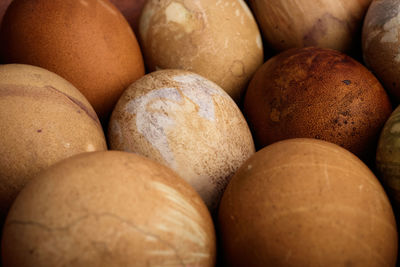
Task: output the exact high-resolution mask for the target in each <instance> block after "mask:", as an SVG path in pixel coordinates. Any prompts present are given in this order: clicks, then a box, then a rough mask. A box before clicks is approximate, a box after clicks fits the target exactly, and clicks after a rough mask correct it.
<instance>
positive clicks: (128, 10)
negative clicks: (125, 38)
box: [110, 0, 147, 33]
mask: <svg viewBox="0 0 400 267" xmlns="http://www.w3.org/2000/svg"><path fill="white" fill-rule="evenodd" d="M146 1H147V0H110V2H111V3H113V4H114V5H115V6H116V7H117V8H118V9H119V10H120V11H121V13H122V14H123V15H124V17H125V18H126V20H127V21H128V22H129V24H130V25H131V27H132V29H133V30H134V31H135V33H138V30H139V19H140V14H141V12H142V9H143V6H144V5H145V4H146Z"/></svg>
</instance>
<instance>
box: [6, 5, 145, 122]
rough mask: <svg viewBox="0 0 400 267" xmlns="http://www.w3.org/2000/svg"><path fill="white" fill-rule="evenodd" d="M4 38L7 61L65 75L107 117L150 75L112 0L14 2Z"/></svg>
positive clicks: (129, 29)
mask: <svg viewBox="0 0 400 267" xmlns="http://www.w3.org/2000/svg"><path fill="white" fill-rule="evenodd" d="M0 37H1V43H0V44H1V55H2V57H3V58H4V60H5V62H6V63H23V64H30V65H35V66H40V67H43V68H45V69H48V70H50V71H52V72H55V73H57V74H59V75H60V76H62V77H63V78H65V79H66V80H68V81H69V82H71V83H72V84H73V85H74V86H75V87H76V88H78V89H79V90H80V91H81V92H82V93H83V95H84V96H85V97H86V98H87V99H88V100H89V102H90V103H91V105H92V106H93V107H94V109H95V111H96V112H97V114H98V115H99V117H100V119H101V120H102V121H106V120H107V118H108V116H109V115H110V113H111V111H112V108H113V107H114V105H115V103H116V101H117V100H118V98H119V97H120V96H121V94H122V91H123V90H124V89H125V88H126V87H127V86H129V84H131V83H132V82H133V81H135V80H136V79H138V78H139V77H141V76H143V75H144V65H143V58H142V54H141V51H140V48H139V45H138V42H137V40H136V37H135V35H134V33H133V31H132V29H131V27H130V26H129V24H128V23H127V21H126V20H125V18H124V17H123V15H122V14H121V13H120V12H119V10H118V9H117V8H116V7H115V6H114V5H112V4H111V3H110V2H109V1H108V0H74V1H65V0H35V1H31V0H14V1H13V2H12V4H11V5H10V7H9V9H8V10H7V12H6V15H5V16H4V20H3V24H2V28H1V32H0Z"/></svg>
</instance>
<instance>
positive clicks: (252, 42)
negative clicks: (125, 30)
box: [140, 0, 263, 102]
mask: <svg viewBox="0 0 400 267" xmlns="http://www.w3.org/2000/svg"><path fill="white" fill-rule="evenodd" d="M140 39H141V45H142V48H143V53H144V56H145V62H146V66H147V68H148V70H149V71H154V70H158V69H185V70H189V71H193V72H195V73H197V74H200V75H202V76H203V77H205V78H208V79H209V80H211V81H213V82H215V83H216V84H218V85H219V86H221V88H223V89H224V90H225V91H226V92H227V93H228V94H229V95H230V96H231V97H232V98H233V99H234V100H235V101H237V102H238V101H239V100H240V98H241V96H242V92H243V90H244V88H245V86H246V85H247V82H248V81H249V79H250V78H251V76H252V75H253V74H254V72H255V71H256V70H257V68H258V67H259V66H260V65H261V64H262V62H263V46H262V41H261V35H260V32H259V30H258V27H257V24H256V22H255V20H254V17H253V15H252V13H251V12H250V10H249V8H248V7H247V5H246V3H245V2H244V1H243V0H223V1H215V0H200V1H184V0H164V1H158V0H149V1H148V2H147V4H146V5H145V7H144V9H143V12H142V16H141V20H140Z"/></svg>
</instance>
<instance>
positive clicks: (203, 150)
mask: <svg viewBox="0 0 400 267" xmlns="http://www.w3.org/2000/svg"><path fill="white" fill-rule="evenodd" d="M108 140H109V144H110V148H111V149H117V150H124V151H129V152H136V153H139V154H141V155H144V156H147V157H150V158H152V159H154V160H156V161H158V162H160V163H163V164H165V165H167V166H169V167H171V168H172V169H174V170H175V171H176V172H177V173H178V174H180V176H181V177H183V178H184V179H185V180H186V181H188V182H189V183H190V184H191V185H192V186H193V187H194V188H195V189H196V190H197V192H198V193H199V194H200V195H201V196H202V198H203V200H204V201H205V203H206V204H207V206H208V207H209V208H210V210H214V209H215V208H216V206H217V204H218V202H219V199H220V196H221V194H222V192H223V190H224V189H225V186H226V184H227V183H228V181H229V179H230V177H231V176H232V175H233V174H234V172H235V171H236V170H237V169H238V168H239V167H240V165H241V164H242V163H243V162H244V161H245V160H246V159H247V158H248V157H250V156H251V155H252V154H253V153H254V143H253V139H252V136H251V133H250V131H249V128H248V125H247V123H246V120H245V119H244V117H243V115H242V113H241V112H240V110H239V108H238V107H237V106H236V104H235V102H234V101H233V100H232V99H231V98H230V97H229V95H228V94H226V93H225V92H224V91H223V90H222V89H221V88H220V87H219V86H217V85H216V84H215V83H213V82H210V81H209V80H207V79H205V78H203V77H201V76H199V75H197V74H194V73H191V72H188V71H183V70H162V71H157V72H153V73H150V74H148V75H146V76H144V77H143V78H141V79H140V80H138V81H137V82H135V83H133V84H132V85H131V86H130V87H129V88H128V89H127V90H126V91H125V92H124V94H123V95H122V96H121V98H120V100H119V101H118V103H117V106H116V107H115V109H114V111H113V113H112V116H111V119H110V124H109V130H108Z"/></svg>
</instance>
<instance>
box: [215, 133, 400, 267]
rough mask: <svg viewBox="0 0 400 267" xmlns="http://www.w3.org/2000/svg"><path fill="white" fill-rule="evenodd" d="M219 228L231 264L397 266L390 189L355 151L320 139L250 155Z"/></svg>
mask: <svg viewBox="0 0 400 267" xmlns="http://www.w3.org/2000/svg"><path fill="white" fill-rule="evenodd" d="M219 230H220V233H219V235H220V237H221V246H222V250H223V254H224V258H225V259H226V261H227V266H275V267H280V266H285V267H290V266H327V267H329V266H363V267H372V266H376V267H382V266H396V257H397V246H398V240H397V229H396V221H395V218H394V214H393V211H392V207H391V205H390V203H389V200H388V198H387V196H386V194H385V191H384V190H383V188H382V186H381V185H380V183H379V182H378V180H377V179H376V177H375V176H374V174H373V173H372V172H371V171H370V170H369V169H368V168H367V167H366V166H365V165H364V164H363V163H362V162H361V161H360V160H359V159H358V158H357V157H355V156H354V155H353V154H352V153H350V152H348V151H347V150H345V149H343V148H341V147H339V146H337V145H335V144H332V143H328V142H325V141H321V140H315V139H290V140H285V141H281V142H277V143H275V144H272V145H270V146H268V147H265V148H264V149H262V150H260V151H258V152H257V153H256V154H255V155H253V156H252V157H251V158H250V159H249V160H248V161H246V162H245V163H244V164H243V166H242V167H241V168H240V169H239V170H238V172H237V173H236V174H235V176H234V177H233V178H232V180H231V182H230V183H229V185H228V187H227V189H226V191H225V193H224V196H223V198H222V201H221V206H220V210H219Z"/></svg>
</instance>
